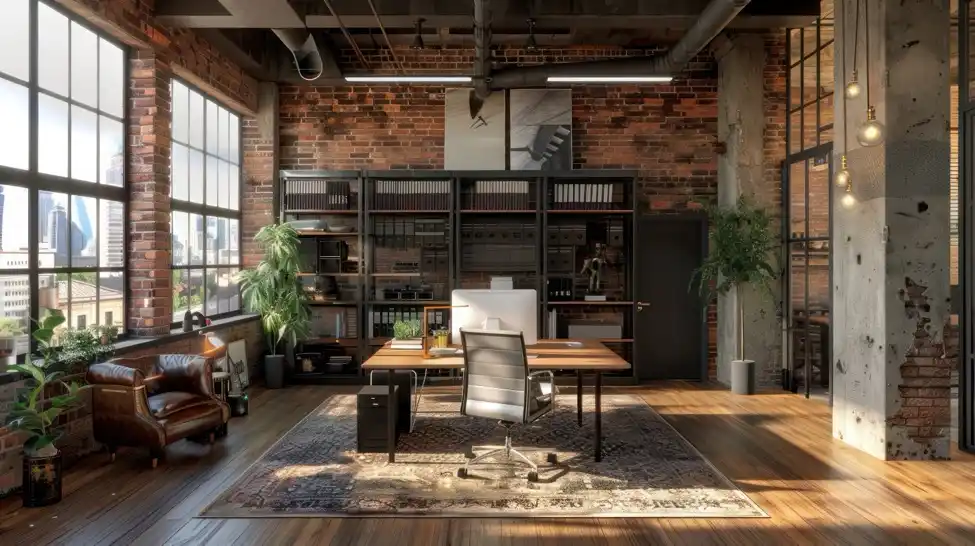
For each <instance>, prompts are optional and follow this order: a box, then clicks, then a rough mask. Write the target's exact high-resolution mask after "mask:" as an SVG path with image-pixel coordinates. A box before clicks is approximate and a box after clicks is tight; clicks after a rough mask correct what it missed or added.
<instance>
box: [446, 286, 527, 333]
mask: <svg viewBox="0 0 975 546" xmlns="http://www.w3.org/2000/svg"><path fill="white" fill-rule="evenodd" d="M450 305H452V306H457V305H466V306H467V307H457V308H454V309H451V310H450V324H451V333H452V334H453V339H454V341H455V342H459V341H460V329H461V328H464V329H466V330H510V331H513V332H521V335H522V336H524V338H525V345H535V344H536V343H538V293H537V292H536V291H534V290H454V291H453V292H452V293H451V295H450Z"/></svg>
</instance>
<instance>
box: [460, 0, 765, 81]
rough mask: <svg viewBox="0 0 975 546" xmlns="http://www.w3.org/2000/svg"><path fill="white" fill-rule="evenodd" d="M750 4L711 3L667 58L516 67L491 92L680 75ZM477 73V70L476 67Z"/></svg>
mask: <svg viewBox="0 0 975 546" xmlns="http://www.w3.org/2000/svg"><path fill="white" fill-rule="evenodd" d="M749 1H750V0H712V1H711V3H709V4H708V5H707V7H705V8H704V11H702V12H701V15H700V17H698V18H697V20H696V21H695V22H694V24H693V25H692V26H691V28H690V29H689V30H688V31H687V34H685V35H684V36H683V37H682V38H681V39H680V41H679V42H677V43H676V44H675V45H674V47H672V48H671V49H670V50H669V51H668V52H667V53H666V54H665V55H660V56H656V57H623V58H618V59H607V60H603V61H588V62H581V63H559V64H549V65H539V66H527V67H514V68H507V69H502V70H498V71H496V72H495V73H494V74H493V75H492V76H491V78H490V80H489V85H490V87H491V89H513V88H518V87H538V86H544V85H546V83H547V82H548V78H549V77H550V76H595V77H598V76H668V75H671V74H675V73H677V72H680V71H681V70H682V69H683V68H684V66H685V65H687V63H688V62H690V60H691V59H693V58H694V56H695V55H697V54H698V53H700V52H701V50H702V49H704V48H705V47H706V46H707V45H708V44H709V43H710V42H711V40H713V39H714V38H715V37H716V36H717V35H718V34H720V33H721V31H722V30H724V29H725V27H727V26H728V24H729V23H731V21H732V20H734V18H735V17H736V16H737V15H738V13H740V12H741V10H743V9H745V6H747V5H748V3H749ZM475 70H476V66H475Z"/></svg>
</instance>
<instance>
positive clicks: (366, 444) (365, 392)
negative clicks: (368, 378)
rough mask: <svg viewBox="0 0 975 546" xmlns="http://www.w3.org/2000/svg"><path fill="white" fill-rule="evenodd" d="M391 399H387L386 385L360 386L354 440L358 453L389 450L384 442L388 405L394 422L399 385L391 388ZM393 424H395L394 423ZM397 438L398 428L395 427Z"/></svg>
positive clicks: (397, 437)
mask: <svg viewBox="0 0 975 546" xmlns="http://www.w3.org/2000/svg"><path fill="white" fill-rule="evenodd" d="M393 389H394V390H393V400H389V387H388V386H387V385H367V386H365V387H362V389H361V390H360V391H359V395H358V396H357V397H356V440H357V446H358V451H359V452H360V453H384V452H387V451H389V447H388V446H387V443H386V433H387V423H389V405H390V404H392V406H393V419H394V422H395V420H396V418H397V414H398V411H397V409H398V408H397V403H396V399H397V397H398V395H399V386H398V385H397V386H395V387H394V388H393ZM394 426H395V425H394ZM396 439H399V428H398V427H397V429H396Z"/></svg>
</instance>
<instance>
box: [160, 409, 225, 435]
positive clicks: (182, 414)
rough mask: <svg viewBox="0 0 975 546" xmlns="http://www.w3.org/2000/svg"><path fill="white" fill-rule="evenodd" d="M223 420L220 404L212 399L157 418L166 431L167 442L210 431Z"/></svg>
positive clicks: (222, 422)
mask: <svg viewBox="0 0 975 546" xmlns="http://www.w3.org/2000/svg"><path fill="white" fill-rule="evenodd" d="M224 422H225V421H224V416H223V411H222V408H221V405H220V404H219V403H218V402H216V401H213V400H211V401H209V402H208V403H207V404H203V405H198V406H192V407H187V408H184V409H182V410H179V411H177V412H175V413H171V414H170V415H169V417H167V418H165V419H160V420H159V424H160V425H162V427H163V429H164V430H165V431H166V443H167V444H171V443H173V442H175V441H176V440H180V439H182V438H186V437H187V436H193V435H194V434H202V433H204V432H208V431H211V430H213V429H215V428H217V427H218V426H220V425H222V424H224Z"/></svg>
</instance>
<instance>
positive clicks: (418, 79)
mask: <svg viewBox="0 0 975 546" xmlns="http://www.w3.org/2000/svg"><path fill="white" fill-rule="evenodd" d="M345 81H347V82H349V83H471V77H470V76H420V75H417V76H346V77H345Z"/></svg>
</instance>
